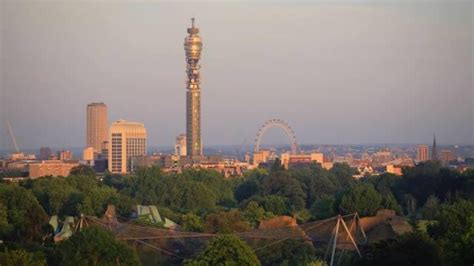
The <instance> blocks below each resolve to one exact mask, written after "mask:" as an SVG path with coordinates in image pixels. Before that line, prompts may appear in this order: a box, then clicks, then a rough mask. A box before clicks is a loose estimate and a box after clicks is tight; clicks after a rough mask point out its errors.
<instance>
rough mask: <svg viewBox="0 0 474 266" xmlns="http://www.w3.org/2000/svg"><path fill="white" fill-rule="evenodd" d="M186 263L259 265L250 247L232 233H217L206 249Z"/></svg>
mask: <svg viewBox="0 0 474 266" xmlns="http://www.w3.org/2000/svg"><path fill="white" fill-rule="evenodd" d="M185 264H186V265H252V266H258V265H260V261H259V260H258V259H257V256H256V255H255V253H254V252H253V251H252V249H251V248H250V247H249V246H248V245H247V244H245V242H243V241H242V240H240V239H239V238H238V237H236V236H234V235H219V236H217V237H216V238H214V239H212V240H211V241H210V242H209V244H208V245H207V247H206V249H205V250H204V251H203V252H202V253H201V254H200V255H199V256H198V257H197V258H195V259H193V260H190V261H186V262H185Z"/></svg>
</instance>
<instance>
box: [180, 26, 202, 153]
mask: <svg viewBox="0 0 474 266" xmlns="http://www.w3.org/2000/svg"><path fill="white" fill-rule="evenodd" d="M191 23H192V24H191V28H188V35H187V36H186V38H185V39H184V51H185V53H186V151H187V154H188V155H190V156H199V155H202V142H201V88H200V73H199V69H200V68H201V66H200V65H199V59H201V50H202V41H201V37H199V29H198V28H196V27H194V18H192V19H191Z"/></svg>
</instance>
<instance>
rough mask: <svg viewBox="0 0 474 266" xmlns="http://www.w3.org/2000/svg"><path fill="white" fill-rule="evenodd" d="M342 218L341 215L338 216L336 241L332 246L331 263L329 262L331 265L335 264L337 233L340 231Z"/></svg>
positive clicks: (335, 233)
mask: <svg viewBox="0 0 474 266" xmlns="http://www.w3.org/2000/svg"><path fill="white" fill-rule="evenodd" d="M340 220H341V215H338V216H337V222H336V231H335V232H334V243H333V246H332V255H331V263H330V264H329V265H330V266H334V254H335V253H336V246H337V234H338V232H339V222H340Z"/></svg>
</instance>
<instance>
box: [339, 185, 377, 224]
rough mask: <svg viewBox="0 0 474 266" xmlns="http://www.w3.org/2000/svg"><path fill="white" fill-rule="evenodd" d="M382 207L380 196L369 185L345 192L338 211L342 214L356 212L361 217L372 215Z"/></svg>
mask: <svg viewBox="0 0 474 266" xmlns="http://www.w3.org/2000/svg"><path fill="white" fill-rule="evenodd" d="M381 207H382V196H381V195H380V194H379V193H378V192H377V191H376V190H375V189H374V187H373V186H372V185H371V184H361V185H358V186H356V187H354V188H352V189H350V190H349V191H347V192H346V193H345V194H344V195H343V196H342V199H341V204H340V205H339V209H340V210H341V211H342V212H343V213H353V212H358V213H359V214H360V215H361V216H369V215H374V214H375V212H376V211H377V210H378V209H380V208H381Z"/></svg>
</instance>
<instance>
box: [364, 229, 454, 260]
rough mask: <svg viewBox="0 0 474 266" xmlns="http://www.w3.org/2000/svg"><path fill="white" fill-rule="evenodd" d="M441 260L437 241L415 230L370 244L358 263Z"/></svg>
mask: <svg viewBox="0 0 474 266" xmlns="http://www.w3.org/2000/svg"><path fill="white" fill-rule="evenodd" d="M440 260H441V259H440V250H439V248H438V247H437V245H436V243H435V242H434V241H433V240H432V239H431V238H429V237H428V236H426V235H425V234H423V233H420V232H416V231H415V232H412V233H406V234H404V235H401V236H398V237H396V238H395V239H389V240H382V241H379V242H376V243H374V244H372V245H370V246H369V248H368V250H367V251H366V254H365V255H364V256H363V257H362V258H361V259H359V260H358V261H357V262H356V265H366V266H372V265H373V266H378V265H385V266H399V265H406V266H420V265H426V266H437V265H440ZM458 265H461V264H458Z"/></svg>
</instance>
